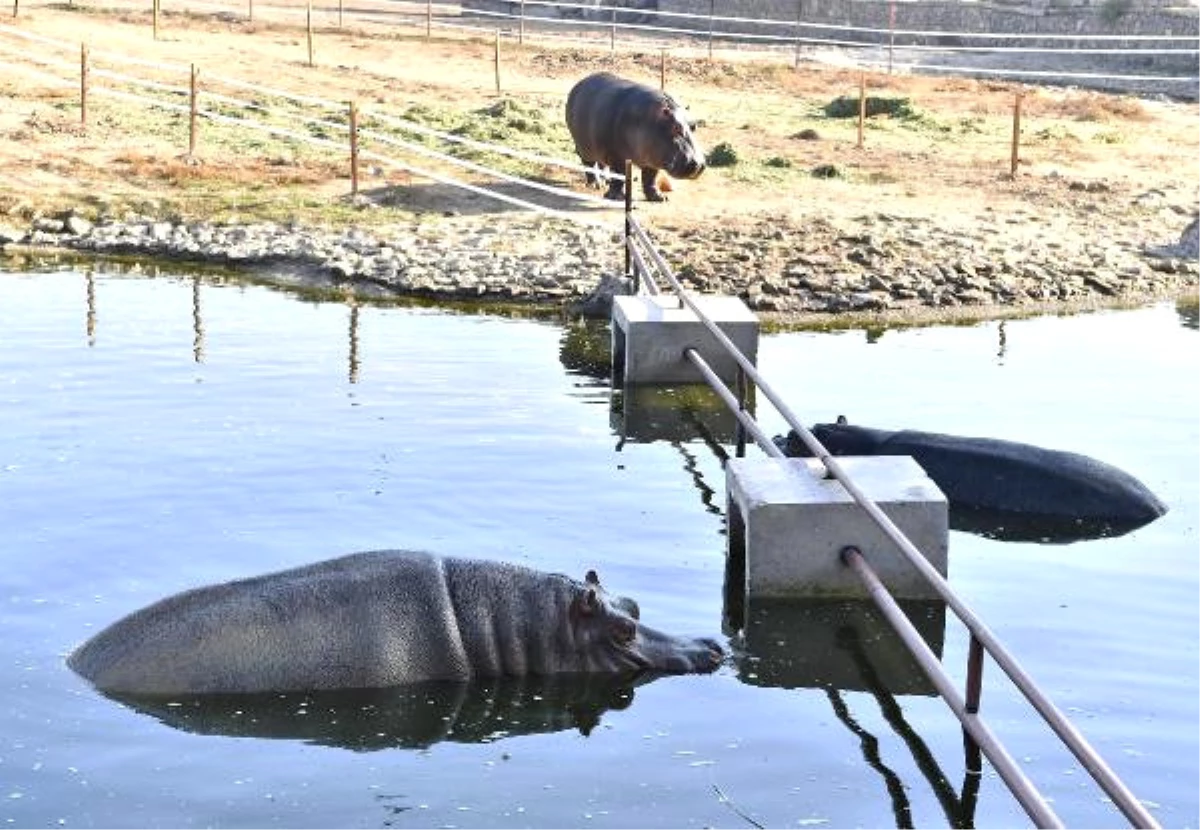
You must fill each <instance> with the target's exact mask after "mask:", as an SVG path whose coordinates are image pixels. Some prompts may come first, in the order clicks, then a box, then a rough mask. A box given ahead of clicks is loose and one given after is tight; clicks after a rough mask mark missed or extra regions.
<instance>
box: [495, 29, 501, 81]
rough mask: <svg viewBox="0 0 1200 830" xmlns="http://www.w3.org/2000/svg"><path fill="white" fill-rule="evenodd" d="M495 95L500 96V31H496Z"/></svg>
mask: <svg viewBox="0 0 1200 830" xmlns="http://www.w3.org/2000/svg"><path fill="white" fill-rule="evenodd" d="M496 94H497V95H499V94H500V30H499V29H497V30H496Z"/></svg>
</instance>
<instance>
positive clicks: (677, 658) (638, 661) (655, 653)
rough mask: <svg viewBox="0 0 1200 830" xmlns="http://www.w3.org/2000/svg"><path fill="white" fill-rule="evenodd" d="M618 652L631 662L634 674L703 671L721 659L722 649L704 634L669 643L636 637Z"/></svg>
mask: <svg viewBox="0 0 1200 830" xmlns="http://www.w3.org/2000/svg"><path fill="white" fill-rule="evenodd" d="M622 656H623V657H624V658H625V659H626V660H628V661H629V662H630V663H632V664H633V666H634V669H635V671H636V672H637V673H638V674H641V673H644V672H661V673H664V674H707V673H708V672H712V671H715V670H716V669H717V668H718V667H719V666H720V665H721V663H722V662H723V661H724V660H725V651H724V649H722V648H721V646H720V645H719V644H718V643H717V641H716V640H712V639H709V638H708V637H699V638H697V639H695V640H690V639H689V640H676V641H674V642H669V643H667V642H658V641H654V640H650V641H643V640H641V639H640V638H639V641H638V642H636V643H633V644H631V646H630V647H629V648H627V649H625V650H624V651H623V653H622Z"/></svg>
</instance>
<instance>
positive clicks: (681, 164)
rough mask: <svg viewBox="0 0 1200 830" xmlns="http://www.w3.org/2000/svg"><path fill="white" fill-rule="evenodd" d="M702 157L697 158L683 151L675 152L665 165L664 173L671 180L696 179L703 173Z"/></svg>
mask: <svg viewBox="0 0 1200 830" xmlns="http://www.w3.org/2000/svg"><path fill="white" fill-rule="evenodd" d="M704 167H705V165H704V159H703V157H700V158H697V157H696V156H694V155H692V154H691V153H688V152H685V151H676V152H675V155H673V156H671V160H670V162H669V163H668V164H667V165H666V168H665V169H666V171H667V172H668V173H670V174H671V178H673V179H698V178H700V174H701V173H703V172H704Z"/></svg>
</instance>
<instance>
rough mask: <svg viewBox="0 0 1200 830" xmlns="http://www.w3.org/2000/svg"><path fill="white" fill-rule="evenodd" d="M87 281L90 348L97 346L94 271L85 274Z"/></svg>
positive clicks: (90, 270) (88, 339) (88, 338)
mask: <svg viewBox="0 0 1200 830" xmlns="http://www.w3.org/2000/svg"><path fill="white" fill-rule="evenodd" d="M84 279H85V280H87V326H86V328H87V341H88V345H89V346H95V345H96V275H95V274H94V273H93V272H92V269H90V268H89V269H88V270H87V272H86V273H85V274H84Z"/></svg>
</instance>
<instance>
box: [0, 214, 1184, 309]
mask: <svg viewBox="0 0 1200 830" xmlns="http://www.w3.org/2000/svg"><path fill="white" fill-rule="evenodd" d="M854 225H857V226H854ZM988 230H989V228H987V227H984V228H983V229H982V231H981V230H980V228H979V227H978V226H974V230H973V232H970V233H966V232H964V231H963V230H962V229H954V228H946V227H943V226H940V225H938V224H937V223H935V222H933V221H931V220H928V219H924V218H900V217H895V216H889V215H887V214H883V213H878V214H875V215H872V216H868V217H860V218H859V221H858V222H857V223H852V226H849V227H847V225H846V223H845V222H842V223H834V222H830V221H827V220H825V219H823V218H821V217H809V218H807V219H803V220H797V219H795V218H790V219H779V218H774V219H772V220H771V221H750V222H748V223H742V224H740V225H739V226H737V227H718V228H712V229H697V228H695V227H692V228H686V229H682V230H681V229H676V228H673V227H671V226H670V225H669V224H664V225H663V226H661V227H653V228H652V229H651V233H652V235H653V236H654V237H655V239H656V241H658V242H659V245H660V247H661V249H662V251H663V253H664V255H665V256H666V258H667V260H668V262H671V263H672V266H673V268H675V270H676V275H677V276H678V278H679V279H680V281H681V282H682V283H683V284H684V285H685V287H686V288H688V289H689V290H694V291H697V292H700V293H711V294H730V295H734V296H738V297H740V298H742V299H743V301H745V302H746V303H747V305H748V306H749V307H750V308H751V309H752V310H753V311H755V312H756V313H758V314H759V315H760V317H761V318H763V320H764V322H765V323H767V324H768V325H783V326H786V325H789V324H797V325H799V324H804V325H827V326H834V327H837V326H851V325H860V324H872V323H874V324H902V325H920V324H928V323H933V322H969V321H974V320H983V319H999V318H1003V317H1016V316H1030V315H1038V314H1054V313H1075V312H1083V311H1091V310H1099V309H1103V308H1119V307H1129V306H1136V305H1144V304H1147V303H1151V302H1155V301H1164V300H1176V301H1177V300H1181V299H1186V298H1188V297H1189V296H1191V297H1195V296H1197V290H1198V288H1200V258H1198V255H1197V253H1196V250H1195V245H1196V223H1195V221H1193V222H1192V224H1191V225H1190V226H1189V228H1188V230H1187V231H1186V232H1185V234H1184V238H1183V239H1181V241H1180V242H1178V243H1167V244H1163V245H1155V246H1151V245H1142V246H1140V247H1139V246H1136V245H1131V244H1130V243H1129V242H1128V240H1124V241H1120V240H1112V239H1110V240H1108V242H1109V244H1107V245H1083V246H1072V245H1070V244H1066V243H1062V242H1054V241H1046V240H1043V241H1042V242H1041V244H1031V243H1030V242H1029V241H1028V240H1018V239H1015V238H1011V237H1012V235H1011V234H1008V235H1006V234H1005V233H1003V232H1002V231H1003V229H1002V228H998V227H992V228H990V230H993V231H997V232H996V233H988ZM63 253H65V254H67V255H69V256H73V257H74V256H79V257H85V258H86V257H89V256H101V257H104V258H118V259H126V258H142V259H144V258H149V259H153V260H157V261H160V262H166V263H179V264H180V265H193V266H214V267H219V268H222V269H234V270H236V271H241V272H244V273H245V274H246V275H247V276H251V277H252V278H255V279H261V280H264V281H266V282H269V283H275V284H280V285H285V286H292V287H300V288H305V289H311V290H317V291H321V290H329V291H339V290H341V291H344V290H345V289H346V288H352V289H353V290H354V291H355V293H358V294H361V295H362V296H364V297H367V298H375V299H397V300H400V299H405V298H411V299H417V300H428V301H433V302H439V301H445V302H470V303H472V304H481V305H501V306H519V307H527V308H529V309H530V310H531V311H534V310H547V311H550V310H556V309H557V310H558V311H560V312H563V313H568V314H572V315H578V316H588V317H607V316H608V313H609V308H610V307H611V298H612V295H613V293H614V292H619V293H626V292H627V291H628V289H629V286H628V281H627V280H625V279H624V278H623V277H622V276H621V272H622V268H623V261H622V260H623V255H622V252H621V233H620V230H619V229H617V228H605V227H598V226H590V225H589V226H584V225H580V224H573V223H568V222H563V221H561V220H555V219H547V218H544V217H538V216H530V215H527V214H521V215H505V216H488V217H481V216H450V217H446V216H442V217H432V218H431V217H428V216H421V217H417V218H415V219H412V220H410V221H406V222H403V223H398V224H396V225H392V226H387V227H376V228H372V229H370V230H363V229H359V228H350V229H346V230H342V231H330V230H322V229H317V228H312V227H304V226H298V225H285V224H279V223H272V222H259V223H253V224H236V225H219V224H213V223H208V222H169V221H162V220H156V219H154V218H151V217H147V216H137V215H130V216H126V217H125V219H123V220H120V221H117V220H112V219H109V220H103V221H100V222H95V223H93V222H91V221H89V220H87V219H84V218H83V217H82V216H80V215H78V214H75V213H68V214H64V215H62V217H61V218H45V217H43V218H41V219H37V220H35V221H34V222H33V223H32V225H31V226H30V227H29V228H27V229H19V228H12V227H5V226H0V257H3V258H5V259H8V260H11V259H13V258H18V257H21V256H30V257H35V258H36V257H41V256H53V255H56V254H63Z"/></svg>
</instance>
